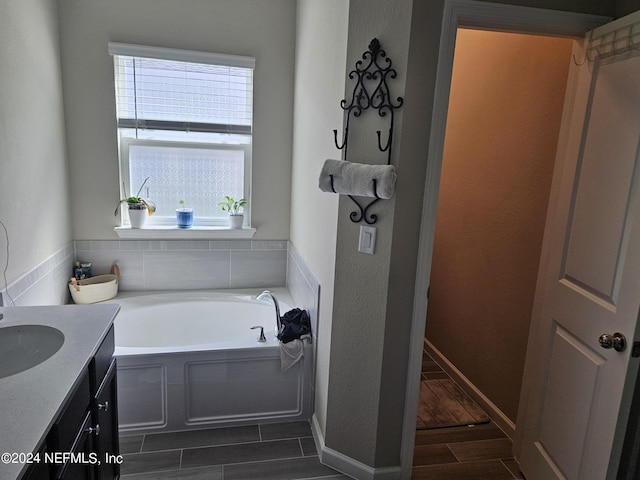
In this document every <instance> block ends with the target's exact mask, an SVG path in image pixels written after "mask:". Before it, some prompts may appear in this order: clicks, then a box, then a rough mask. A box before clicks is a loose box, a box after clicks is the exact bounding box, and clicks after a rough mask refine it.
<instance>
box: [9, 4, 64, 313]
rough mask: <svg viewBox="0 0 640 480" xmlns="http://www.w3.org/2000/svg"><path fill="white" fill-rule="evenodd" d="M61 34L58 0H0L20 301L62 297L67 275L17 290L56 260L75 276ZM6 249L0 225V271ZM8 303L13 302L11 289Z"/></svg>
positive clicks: (12, 252) (13, 276) (12, 279)
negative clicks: (61, 279) (34, 289)
mask: <svg viewBox="0 0 640 480" xmlns="http://www.w3.org/2000/svg"><path fill="white" fill-rule="evenodd" d="M58 37H59V31H58V16H57V3H56V2H53V1H50V0H5V1H3V2H1V3H0V58H1V59H2V70H1V72H0V165H1V171H0V221H2V222H3V223H4V224H5V225H6V228H7V230H8V235H9V247H10V248H9V257H10V258H9V259H8V264H9V265H8V269H7V282H8V284H9V285H10V288H9V293H10V295H11V296H12V297H14V300H16V303H17V304H20V305H35V304H59V303H63V302H64V298H66V296H65V294H64V292H65V290H66V289H67V286H66V281H65V282H64V283H59V282H58V281H57V280H58V279H57V278H56V281H53V280H52V281H51V282H50V283H49V282H48V281H46V282H45V283H46V287H45V288H40V291H39V292H31V294H30V295H28V296H26V297H24V298H23V299H22V300H21V301H18V298H17V297H19V296H20V295H21V294H23V293H24V292H26V290H28V289H29V287H30V286H32V285H34V284H35V283H36V282H37V281H39V280H41V279H42V278H43V276H45V275H47V274H49V273H51V272H57V271H58V267H60V268H61V271H63V272H65V273H64V275H65V276H66V275H70V272H71V266H72V263H71V260H72V250H73V248H72V245H71V221H70V212H69V205H70V201H69V182H68V179H67V178H68V171H67V152H66V145H65V126H64V109H63V99H62V78H61V67H60V52H59V38H58ZM6 248H7V245H6V239H5V232H4V229H2V227H0V273H1V272H2V270H4V266H5V262H6V261H7V258H6ZM42 265H45V267H42V268H40V267H41V266H42ZM36 267H38V272H34V269H36ZM44 270H46V271H44ZM54 276H55V277H58V275H57V274H52V277H54ZM12 284H13V286H12ZM11 286H12V287H11ZM41 287H42V284H41ZM4 288H5V285H4V278H2V276H1V275H0V292H1V291H2V290H4ZM67 296H68V293H67ZM0 299H1V298H0ZM4 303H5V305H10V304H11V302H10V299H9V298H8V297H7V296H6V295H5V298H4ZM0 304H2V302H0Z"/></svg>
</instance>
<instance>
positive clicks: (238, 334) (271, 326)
mask: <svg viewBox="0 0 640 480" xmlns="http://www.w3.org/2000/svg"><path fill="white" fill-rule="evenodd" d="M270 290H271V291H272V292H273V293H274V294H275V295H276V297H277V298H278V300H279V301H280V309H281V314H284V313H285V312H286V311H288V310H289V309H291V306H292V301H291V298H290V296H289V293H288V292H287V291H286V289H282V288H275V289H270ZM261 291H262V289H260V290H242V291H238V290H229V291H181V292H124V293H121V294H119V295H118V297H116V298H114V299H112V300H110V301H109V302H110V303H119V304H120V306H121V310H120V313H119V314H118V316H117V317H116V321H115V340H116V350H115V355H116V357H117V361H118V371H117V374H118V419H119V425H120V431H121V432H122V433H131V434H134V433H149V432H159V431H178V430H186V429H192V428H206V427H213V426H230V425H242V424H248V423H258V422H259V423H266V422H270V421H274V422H276V421H284V420H302V419H304V420H308V419H309V417H310V415H311V377H312V371H313V369H312V363H313V359H312V356H313V349H312V348H310V347H305V355H304V358H303V360H302V361H301V362H300V363H299V364H297V365H296V366H294V367H293V368H291V369H290V370H287V371H286V372H282V371H281V370H280V350H279V344H278V341H277V339H276V338H275V336H274V333H275V324H276V317H275V308H274V306H273V304H272V303H271V301H270V300H264V301H260V302H258V301H256V300H255V297H256V296H257V295H258V294H260V292H261ZM256 325H262V326H263V327H264V331H265V336H266V338H267V341H266V342H258V341H257V339H258V336H259V333H260V330H259V329H255V330H252V329H251V327H253V326H256Z"/></svg>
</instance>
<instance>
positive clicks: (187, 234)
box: [113, 226, 256, 240]
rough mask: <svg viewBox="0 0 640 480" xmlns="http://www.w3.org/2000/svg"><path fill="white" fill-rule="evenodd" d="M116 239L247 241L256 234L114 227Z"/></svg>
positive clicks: (208, 229) (219, 229) (247, 230)
mask: <svg viewBox="0 0 640 480" xmlns="http://www.w3.org/2000/svg"><path fill="white" fill-rule="evenodd" d="M113 230H114V231H115V232H116V234H117V235H118V238H124V239H129V240H185V239H186V240H188V239H207V240H218V239H222V240H228V239H247V238H253V236H254V235H255V233H256V229H255V228H250V227H243V228H237V229H233V228H228V227H192V228H178V227H169V226H167V227H145V228H131V227H115V228H114V229H113Z"/></svg>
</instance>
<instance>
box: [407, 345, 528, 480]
mask: <svg viewBox="0 0 640 480" xmlns="http://www.w3.org/2000/svg"><path fill="white" fill-rule="evenodd" d="M422 378H423V379H424V380H433V379H440V380H442V379H448V378H449V376H448V375H447V374H446V373H445V372H444V371H443V370H442V369H441V368H440V366H439V365H438V364H437V363H436V362H435V361H434V360H433V359H432V358H431V357H429V355H428V354H427V353H426V352H424V356H423V360H422ZM412 478H413V479H414V480H514V479H523V478H524V477H523V476H522V473H520V468H519V466H518V464H517V462H516V461H515V459H514V458H513V454H512V442H511V440H510V439H509V438H508V437H507V436H506V435H505V434H504V432H503V431H502V430H500V428H499V427H498V426H497V425H496V424H495V423H494V422H493V421H491V422H490V423H485V424H482V425H475V426H461V427H446V428H434V429H428V430H417V431H416V443H415V449H414V454H413V475H412Z"/></svg>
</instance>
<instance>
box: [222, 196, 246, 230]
mask: <svg viewBox="0 0 640 480" xmlns="http://www.w3.org/2000/svg"><path fill="white" fill-rule="evenodd" d="M246 204H247V201H246V200H245V199H244V198H241V199H240V200H236V199H235V198H233V197H231V196H229V195H225V197H224V200H223V201H222V202H220V203H218V206H220V207H221V208H222V211H223V212H229V226H230V227H231V228H236V229H237V228H242V223H243V222H244V214H243V213H242V212H240V209H241V208H244V206H245V205H246Z"/></svg>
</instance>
